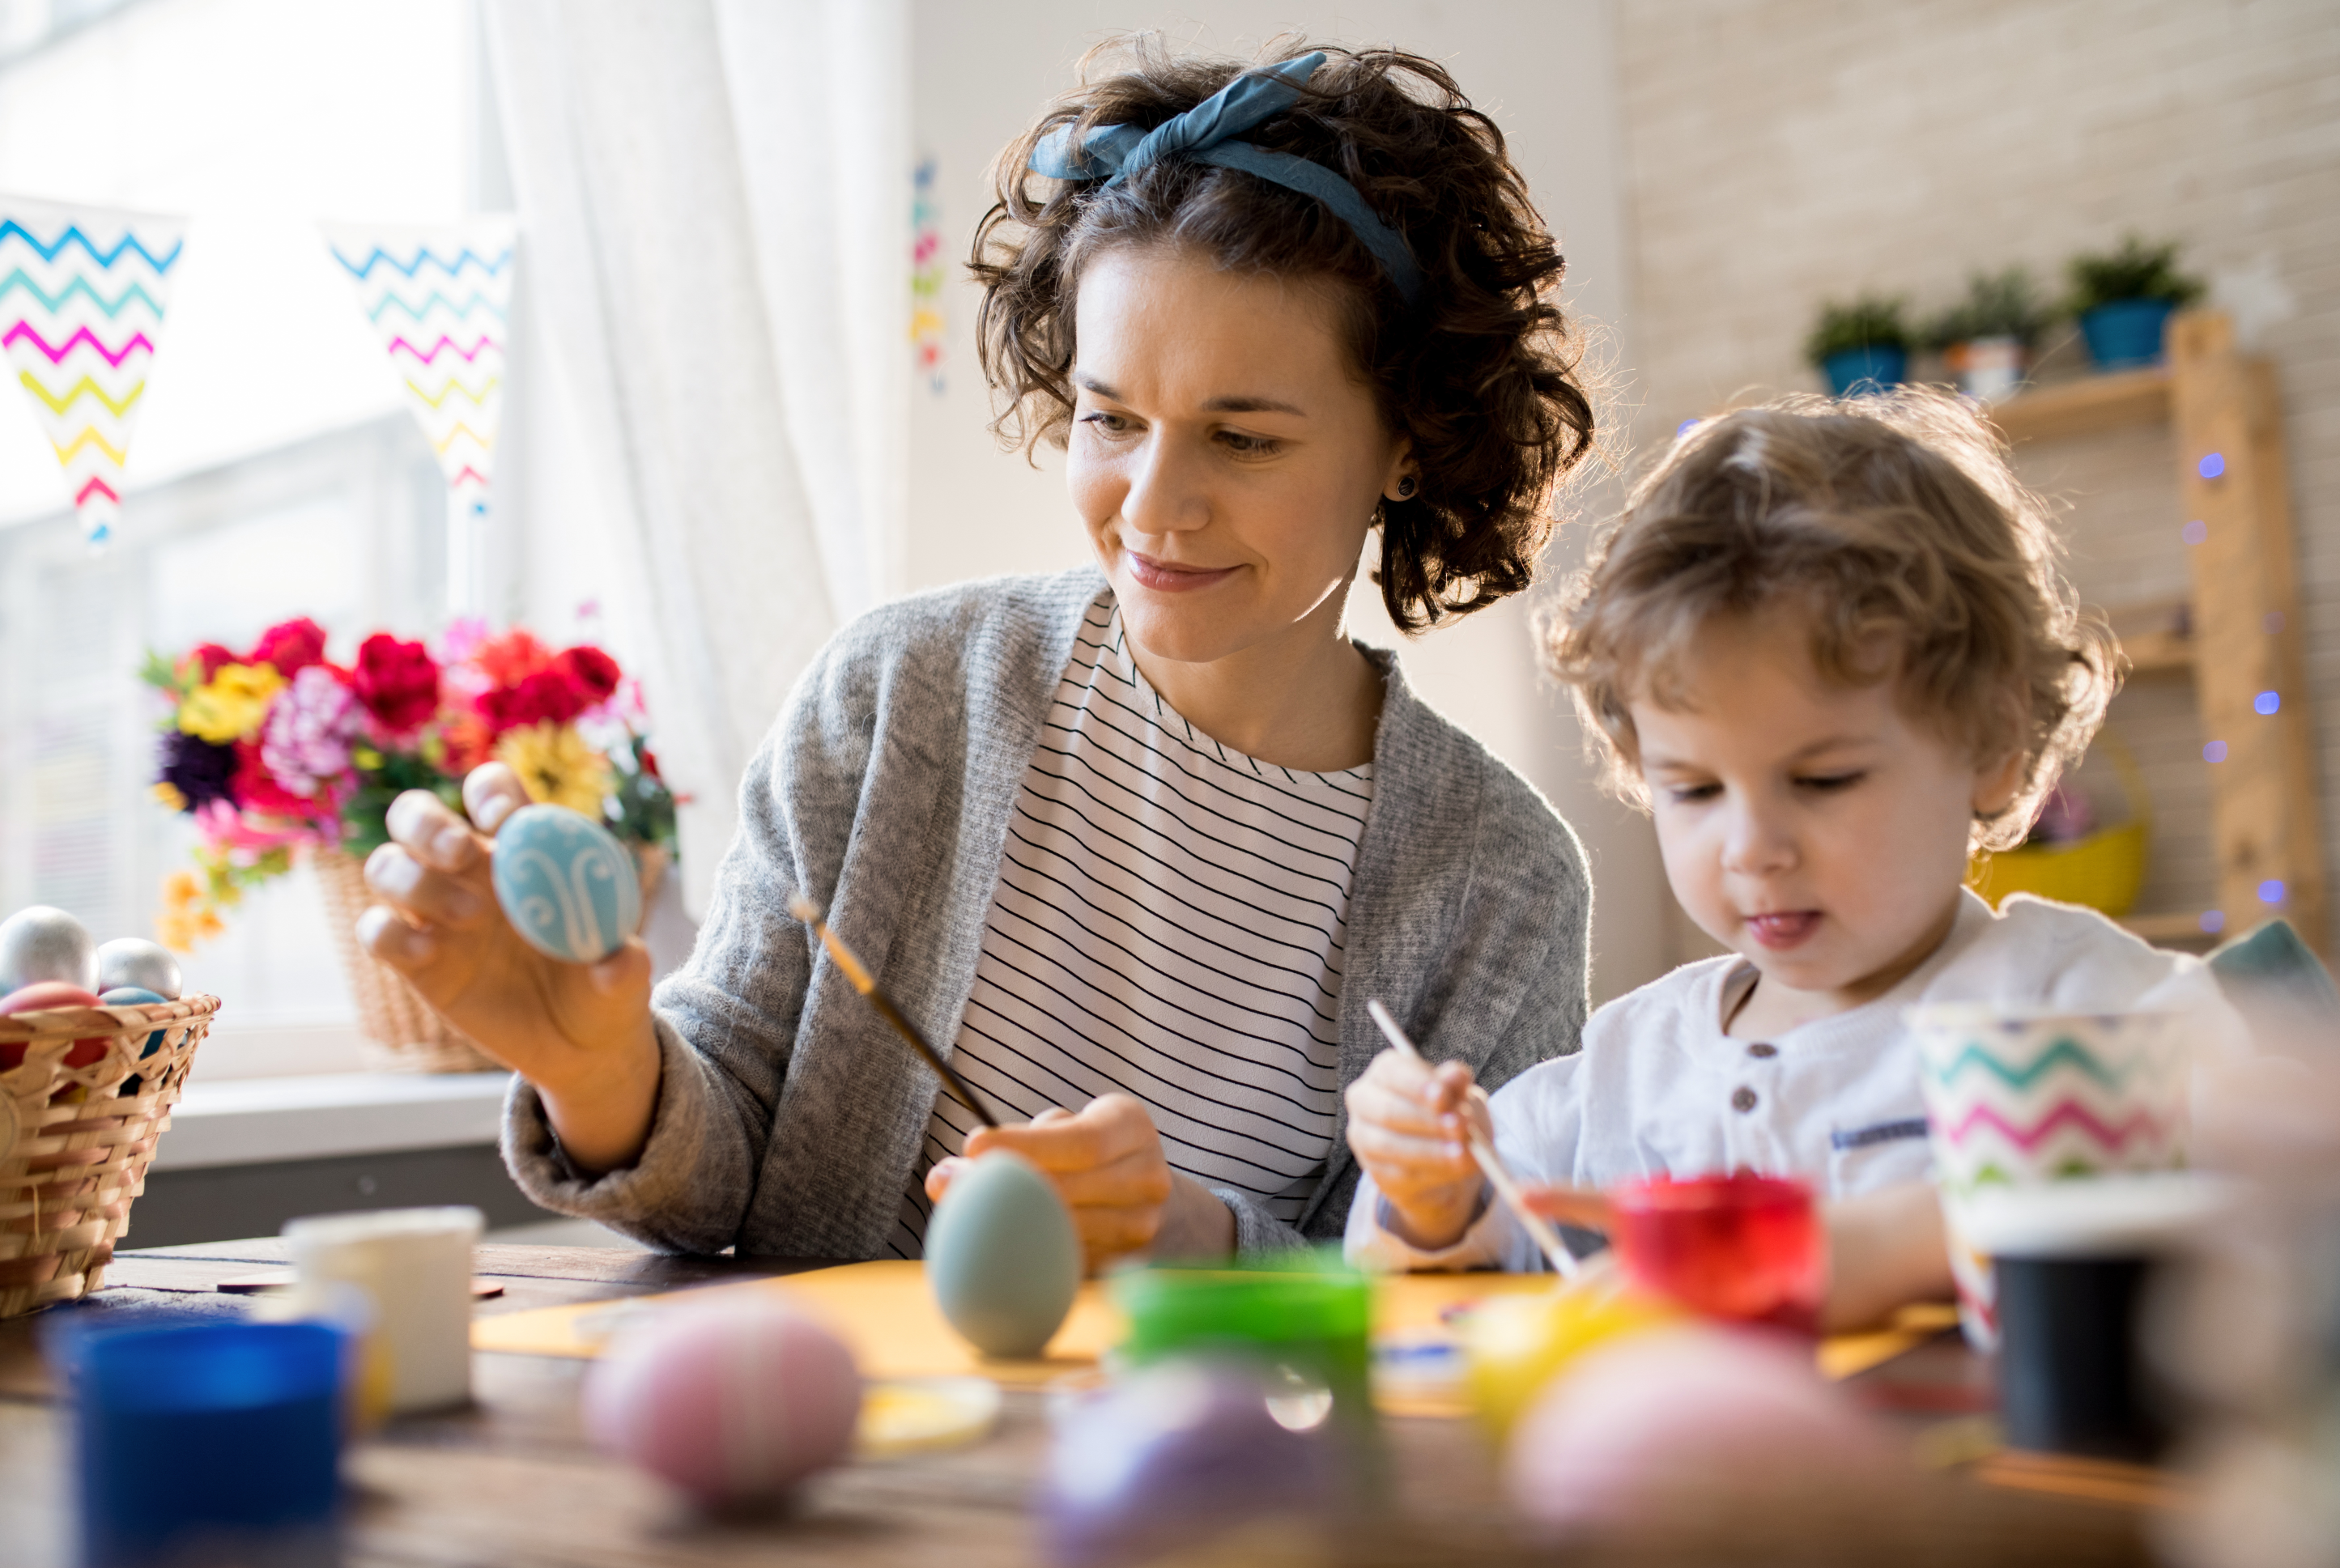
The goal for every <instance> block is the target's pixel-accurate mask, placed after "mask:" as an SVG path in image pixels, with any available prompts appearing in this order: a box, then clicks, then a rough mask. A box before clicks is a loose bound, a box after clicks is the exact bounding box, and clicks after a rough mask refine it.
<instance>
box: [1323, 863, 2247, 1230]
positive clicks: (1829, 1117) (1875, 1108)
mask: <svg viewBox="0 0 2340 1568" xmlns="http://www.w3.org/2000/svg"><path fill="white" fill-rule="evenodd" d="M1959 900H1960V902H1959V908H1958V917H1957V920H1956V921H1955V922H1954V923H1953V924H1952V926H1951V929H1950V934H1949V935H1948V937H1946V938H1944V939H1943V942H1942V945H1941V946H1940V947H1938V948H1937V949H1936V950H1935V951H1934V952H1933V953H1932V955H1931V956H1929V958H1928V959H1927V960H1926V962H1923V963H1922V964H1920V965H1919V966H1918V968H1917V969H1916V970H1915V971H1911V972H1910V973H1909V975H1908V976H1907V977H1905V978H1904V979H1903V980H1902V981H1901V982H1900V983H1899V985H1897V986H1895V987H1894V988H1893V989H1892V990H1891V991H1888V992H1887V993H1886V994H1884V995H1882V996H1879V997H1878V998H1876V999H1875V1000H1874V1001H1869V1002H1866V1003H1863V1004H1862V1005H1861V1006H1859V1007H1857V1008H1854V1009H1852V1010H1850V1011H1846V1012H1840V1013H1838V1014H1835V1015H1834V1016H1832V1017H1829V1018H1822V1019H1815V1020H1813V1021H1811V1022H1809V1023H1804V1024H1800V1025H1798V1026H1797V1027H1795V1028H1794V1029H1790V1030H1788V1031H1785V1032H1783V1033H1781V1034H1779V1035H1776V1036H1773V1037H1771V1038H1770V1039H1768V1040H1740V1039H1735V1038H1733V1037H1732V1036H1730V1035H1729V1034H1727V1033H1725V1032H1724V1031H1723V1023H1724V1021H1725V1020H1726V1019H1728V1018H1729V1017H1730V1014H1731V1013H1732V1012H1733V1011H1736V1009H1737V1007H1738V1005H1739V1003H1740V1001H1741V1000H1742V999H1743V998H1744V997H1745V996H1746V994H1747V991H1748V990H1749V988H1750V987H1751V986H1752V985H1753V984H1754V983H1755V981H1756V971H1755V968H1754V966H1753V965H1752V964H1750V962H1748V961H1747V960H1746V959H1744V958H1741V957H1740V956H1738V955H1737V954H1735V953H1731V954H1725V955H1723V956H1721V957H1719V958H1711V959H1705V960H1702V961H1700V962H1696V963H1688V964H1684V965H1683V966H1682V967H1681V968H1680V969H1678V970H1675V971H1673V972H1672V973H1671V974H1669V975H1666V976H1665V977H1664V978H1662V979H1661V980H1656V981H1651V983H1649V984H1648V985H1645V986H1643V987H1641V989H1640V990H1639V991H1633V992H1631V993H1630V994H1628V995H1625V996H1621V997H1619V998H1618V999H1617V1000H1616V1001H1612V1002H1611V1003H1609V1004H1608V1005H1607V1006H1606V1007H1603V1008H1601V1009H1600V1010H1599V1011H1596V1012H1595V1013H1594V1014H1593V1015H1592V1016H1591V1019H1590V1020H1588V1021H1586V1023H1585V1026H1584V1040H1583V1048H1582V1049H1581V1050H1578V1051H1576V1052H1574V1053H1573V1054H1572V1055H1568V1056H1563V1057H1556V1058H1554V1059H1553V1060H1550V1061H1546V1062H1541V1063H1539V1064H1538V1065H1536V1066H1534V1067H1532V1068H1530V1069H1529V1070H1527V1071H1525V1072H1523V1073H1522V1074H1520V1076H1519V1077H1517V1078H1515V1079H1513V1080H1512V1081H1511V1082H1509V1083H1507V1084H1505V1085H1504V1086H1503V1087H1502V1089H1500V1090H1496V1092H1495V1094H1494V1096H1493V1098H1492V1101H1491V1102H1490V1105H1489V1110H1490V1112H1491V1114H1492V1118H1493V1120H1494V1127H1495V1148H1496V1151H1497V1152H1498V1153H1499V1154H1501V1155H1502V1158H1503V1161H1504V1163H1505V1164H1507V1165H1509V1166H1510V1167H1511V1169H1512V1172H1513V1173H1514V1174H1515V1175H1517V1176H1518V1177H1519V1178H1521V1179H1522V1180H1523V1181H1529V1182H1550V1183H1564V1184H1566V1185H1569V1186H1572V1187H1581V1188H1609V1187H1612V1186H1615V1185H1617V1184H1618V1183H1621V1182H1624V1181H1630V1180H1633V1179H1635V1178H1641V1177H1649V1176H1661V1175H1669V1176H1696V1175H1702V1174H1705V1173H1707V1172H1710V1171H1718V1170H1732V1169H1756V1170H1760V1171H1765V1172H1769V1173H1772V1174H1793V1175H1797V1176H1802V1177H1805V1178H1808V1179H1810V1180H1811V1181H1813V1182H1814V1183H1815V1184H1816V1185H1817V1186H1818V1187H1819V1189H1820V1191H1821V1192H1822V1193H1824V1194H1825V1196H1827V1197H1829V1198H1848V1197H1851V1196H1853V1195H1855V1194H1859V1193H1864V1192H1872V1191H1875V1190H1876V1189H1877V1188H1881V1187H1886V1186H1889V1185H1891V1184H1893V1183H1895V1182H1901V1181H1911V1180H1918V1179H1921V1178H1925V1177H1926V1176H1928V1175H1929V1171H1930V1169H1931V1165H1932V1159H1931V1155H1930V1153H1929V1149H1928V1146H1927V1140H1926V1103H1925V1097H1924V1093H1923V1091H1922V1089H1921V1087H1920V1082H1919V1060H1918V1046H1917V1041H1916V1040H1915V1038H1914V1037H1913V1036H1912V1035H1911V1034H1910V1032H1909V1030H1908V1029H1907V1028H1906V1027H1904V1025H1903V1023H1902V1014H1903V1012H1904V1011H1905V1010H1906V1009H1908V1008H1909V1007H1911V1006H1914V1005H1917V1004H1919V1003H1926V1002H1941V1001H1963V1002H1985V1003H1989V1004H1992V1005H1995V1006H1999V1007H2005V1008H2008V1009H2010V1010H2038V1011H2057V1012H2112V1011H2132V1010H2144V1009H2166V1010H2170V1011H2184V1012H2187V1013H2193V1014H2198V1015H2199V1016H2200V1018H2201V1027H2200V1031H2199V1033H2200V1036H2201V1043H2202V1045H2203V1046H2204V1047H2205V1048H2206V1049H2209V1050H2216V1051H2219V1052H2224V1051H2229V1050H2236V1049H2243V1048H2245V1047H2246V1040H2247V1035H2246V1031H2245V1029H2244V1025H2243V1022H2242V1020H2241V1018H2240V1017H2239V1016H2238V1015H2237V1014H2236V1012H2235V1011H2234V1010H2233V1009H2232V1008H2231V1007H2230V1006H2228V1005H2227V1003H2226V999H2225V998H2224V997H2223V996H2222V995H2221V994H2220V992H2219V990H2218V984H2217V981H2216V977H2215V976H2213V975H2212V973H2211V972H2210V970H2209V967H2208V966H2207V965H2206V964H2205V963H2204V962H2202V961H2201V960H2200V959H2198V958H2195V957H2192V956H2191V955H2188V954H2186V953H2176V952H2165V951H2163V950H2161V949H2158V948H2155V947H2151V946H2149V945H2147V943H2146V942H2142V941H2140V940H2139V939H2138V938H2137V937H2136V936H2134V935H2132V934H2130V933H2129V932H2126V931H2123V930H2122V929H2121V928H2120V927H2119V926H2117V925H2116V924H2114V923H2113V922H2111V921H2109V920H2107V919H2106V918H2105V917H2104V916H2103V915H2101V914H2098V913H2097V912H2095V911H2093V910H2086V909H2077V908H2074V907H2072V906H2071V905H2068V904H2058V903H2049V902H2046V901H2045V900H2042V899H2036V898H2031V897H2028V896H2027V895H2023V894H2018V895H2016V896H2014V897H2012V898H2009V899H2008V901H2007V902H2006V904H2005V906H2004V907H2003V908H2002V909H2001V910H2000V911H1999V912H1997V913H1993V912H1992V911H1991V908H1990V906H1989V905H1988V904H1987V903H1985V902H1983V901H1982V900H1981V899H1980V898H1978V897H1977V896H1975V894H1973V893H1972V892H1961V893H1960V895H1959ZM1382 1209H1383V1203H1382V1197H1381V1193H1380V1191H1379V1189H1378V1188H1376V1187H1375V1186H1374V1185H1373V1178H1372V1177H1371V1176H1370V1175H1367V1176H1365V1177H1364V1178H1362V1179H1361V1180H1360V1181H1359V1182H1358V1184H1357V1193H1356V1198H1355V1201H1354V1202H1353V1204H1352V1205H1351V1207H1350V1209H1349V1223H1348V1230H1347V1234H1346V1238H1345V1244H1344V1250H1345V1252H1346V1254H1347V1256H1348V1257H1349V1258H1350V1259H1351V1261H1353V1262H1355V1263H1358V1264H1361V1265H1363V1266H1364V1267H1372V1268H1381V1269H1387V1270H1392V1271H1396V1270H1403V1269H1424V1268H1483V1267H1500V1268H1504V1269H1509V1270H1512V1271H1517V1272H1529V1271H1532V1270H1534V1269H1538V1268H1541V1267H1546V1265H1545V1264H1544V1262H1543V1259H1542V1255H1541V1254H1540V1253H1539V1252H1538V1251H1537V1249H1536V1247H1535V1244H1534V1243H1533V1242H1532V1240H1530V1239H1529V1238H1528V1236H1527V1233H1526V1232H1525V1231H1524V1230H1522V1228H1521V1227H1520V1225H1519V1222H1518V1221H1517V1220H1516V1219H1514V1218H1512V1214H1511V1212H1510V1211H1509V1210H1508V1209H1506V1208H1503V1206H1502V1205H1501V1204H1500V1203H1495V1202H1492V1201H1490V1202H1489V1203H1488V1205H1487V1207H1486V1208H1485V1210H1484V1211H1483V1212H1482V1214H1481V1215H1480V1217H1479V1218H1478V1219H1477V1220H1476V1221H1475V1222H1474V1223H1473V1224H1472V1227H1471V1228H1470V1229H1469V1230H1468V1231H1466V1232H1464V1234H1463V1237H1462V1238H1461V1239H1460V1240H1458V1241H1457V1242H1456V1243H1455V1244H1454V1245H1453V1246H1452V1247H1443V1248H1439V1249H1436V1250H1430V1249H1424V1248H1421V1247H1413V1246H1412V1245H1410V1244H1409V1243H1407V1242H1406V1241H1404V1240H1403V1238H1400V1237H1398V1236H1396V1235H1394V1234H1393V1233H1392V1232H1391V1231H1390V1230H1389V1229H1388V1228H1386V1226H1385V1224H1384V1219H1385V1218H1386V1217H1385V1216H1384V1215H1383V1212H1382Z"/></svg>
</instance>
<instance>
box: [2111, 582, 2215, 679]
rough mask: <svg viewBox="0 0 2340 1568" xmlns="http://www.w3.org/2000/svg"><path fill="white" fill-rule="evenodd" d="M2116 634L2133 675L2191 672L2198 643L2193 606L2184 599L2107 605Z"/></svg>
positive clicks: (2183, 673) (2189, 673)
mask: <svg viewBox="0 0 2340 1568" xmlns="http://www.w3.org/2000/svg"><path fill="white" fill-rule="evenodd" d="M2105 618H2106V619H2107V621H2109V622H2111V623H2112V628H2113V636H2116V637H2118V638H2119V639H2120V646H2121V652H2123V653H2125V654H2127V656H2128V671H2129V674H2130V675H2132V676H2157V675H2191V674H2192V673H2193V671H2194V658H2195V652H2196V645H2195V638H2194V611H2193V606H2191V605H2189V604H2188V603H2187V602H2186V600H2184V599H2164V600H2158V601H2156V602H2154V603H2151V604H2137V605H2123V606H2117V607H2114V608H2110V609H2107V611H2106V612H2105Z"/></svg>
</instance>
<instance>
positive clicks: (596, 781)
mask: <svg viewBox="0 0 2340 1568" xmlns="http://www.w3.org/2000/svg"><path fill="white" fill-rule="evenodd" d="M496 760H497V761H498V762H500V763H501V764H504V765H505V766H506V767H508V768H510V769H511V771H512V772H514V773H516V774H520V782H521V788H523V789H525V790H527V791H528V798H529V799H530V800H532V801H535V802H537V803H538V804H541V805H565V806H567V807H568V808H569V809H570V810H571V811H577V812H583V813H584V814H586V815H587V816H589V817H591V818H592V819H593V820H594V821H595V822H600V820H601V803H602V801H603V800H604V799H606V798H607V797H608V795H609V794H610V759H609V758H608V757H605V756H603V755H602V754H600V752H597V751H595V750H594V749H593V748H592V747H591V746H589V745H586V744H585V737H584V736H582V735H579V734H578V733H577V731H576V729H575V728H574V727H573V726H571V725H557V724H554V723H552V722H551V721H550V720H547V721H546V722H544V723H543V724H540V725H526V726H523V727H521V728H517V729H509V730H506V731H505V732H504V734H503V738H502V739H501V740H499V741H498V742H496Z"/></svg>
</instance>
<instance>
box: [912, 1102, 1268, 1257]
mask: <svg viewBox="0 0 2340 1568" xmlns="http://www.w3.org/2000/svg"><path fill="white" fill-rule="evenodd" d="M992 1149H1014V1150H1015V1151H1016V1153H1018V1154H1020V1155H1022V1156H1023V1157H1024V1158H1025V1159H1028V1160H1030V1161H1031V1162H1032V1163H1033V1164H1034V1165H1036V1166H1038V1167H1039V1168H1040V1169H1041V1170H1042V1171H1043V1172H1044V1173H1045V1174H1046V1176H1047V1178H1048V1179H1049V1180H1050V1181H1051V1182H1053V1183H1054V1184H1055V1186H1056V1191H1057V1193H1058V1195H1059V1196H1061V1197H1062V1198H1064V1200H1065V1206H1066V1208H1069V1209H1071V1210H1072V1214H1073V1225H1074V1228H1076V1230H1078V1231H1079V1232H1080V1238H1081V1253H1082V1257H1083V1259H1084V1262H1085V1265H1086V1267H1087V1269H1088V1271H1089V1272H1090V1273H1092V1274H1094V1273H1095V1272H1096V1270H1097V1269H1098V1268H1099V1267H1102V1266H1103V1265H1105V1264H1106V1263H1108V1262H1111V1261H1112V1260H1113V1259H1114V1258H1116V1257H1126V1256H1128V1255H1130V1254H1132V1253H1150V1254H1151V1255H1152V1256H1154V1257H1165V1258H1205V1257H1208V1258H1221V1257H1226V1256H1227V1255H1228V1254H1229V1253H1231V1252H1233V1251H1234V1243H1235V1229H1234V1215H1233V1214H1232V1213H1230V1212H1229V1211H1228V1209H1227V1206H1226V1205H1225V1204H1224V1203H1222V1202H1220V1201H1219V1200H1218V1199H1217V1198H1214V1197H1212V1196H1211V1193H1210V1191H1209V1189H1208V1188H1205V1187H1204V1186H1203V1185H1202V1184H1201V1183H1200V1182H1197V1181H1195V1179H1194V1178H1191V1177H1186V1176H1181V1175H1179V1174H1178V1173H1177V1172H1176V1171H1174V1170H1172V1169H1170V1161H1169V1159H1167V1158H1166V1157H1165V1155H1164V1154H1163V1152H1162V1135H1161V1133H1159V1132H1158V1131H1156V1130H1155V1126H1154V1119H1153V1118H1152V1117H1150V1116H1148V1115H1146V1113H1145V1106H1144V1105H1143V1104H1142V1103H1141V1102H1139V1101H1138V1100H1135V1098H1133V1097H1131V1096H1129V1095H1126V1094H1106V1095H1100V1096H1098V1097H1097V1098H1096V1099H1095V1100H1091V1101H1089V1102H1088V1104H1087V1105H1086V1106H1085V1107H1083V1108H1082V1109H1081V1110H1080V1112H1079V1114H1077V1115H1076V1114H1074V1113H1073V1112H1071V1111H1068V1110H1060V1109H1047V1110H1044V1111H1042V1112H1041V1113H1040V1114H1039V1115H1038V1116H1036V1117H1034V1118H1033V1119H1032V1120H1031V1121H1030V1122H1029V1123H1028V1124H1026V1126H1023V1127H999V1128H991V1127H979V1128H977V1129H976V1130H975V1132H974V1133H973V1135H972V1136H970V1137H969V1138H968V1139H967V1158H966V1159H943V1160H937V1162H936V1163H935V1167H934V1169H932V1170H929V1171H928V1172H927V1197H928V1198H935V1199H939V1198H941V1197H942V1195H943V1192H944V1190H945V1189H946V1188H948V1187H949V1185H950V1183H951V1179H952V1178H953V1177H955V1176H957V1174H958V1172H959V1171H960V1170H962V1169H965V1168H966V1166H967V1160H968V1159H974V1158H975V1157H976V1156H977V1155H980V1154H985V1153H988V1152H989V1151H990V1150H992Z"/></svg>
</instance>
